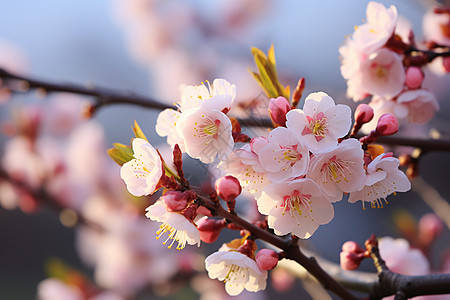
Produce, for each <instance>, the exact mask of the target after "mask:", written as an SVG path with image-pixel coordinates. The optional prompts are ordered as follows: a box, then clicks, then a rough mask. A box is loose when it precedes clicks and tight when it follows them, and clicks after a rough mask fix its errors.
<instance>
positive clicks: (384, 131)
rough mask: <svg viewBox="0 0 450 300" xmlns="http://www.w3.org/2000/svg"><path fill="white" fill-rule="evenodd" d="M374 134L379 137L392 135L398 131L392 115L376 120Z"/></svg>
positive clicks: (385, 115) (395, 120)
mask: <svg viewBox="0 0 450 300" xmlns="http://www.w3.org/2000/svg"><path fill="white" fill-rule="evenodd" d="M375 131H376V133H377V134H378V135H380V136H387V135H393V134H394V133H396V132H397V131H398V121H397V118H396V117H395V116H394V115H393V114H390V113H388V114H384V115H382V116H381V117H380V118H379V119H378V124H377V128H376V129H375Z"/></svg>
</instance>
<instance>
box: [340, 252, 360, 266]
mask: <svg viewBox="0 0 450 300" xmlns="http://www.w3.org/2000/svg"><path fill="white" fill-rule="evenodd" d="M340 256H341V268H342V269H344V270H355V269H358V267H359V265H360V264H361V261H362V260H363V259H364V257H361V256H360V255H358V254H356V253H354V252H344V251H343V252H341V254H340Z"/></svg>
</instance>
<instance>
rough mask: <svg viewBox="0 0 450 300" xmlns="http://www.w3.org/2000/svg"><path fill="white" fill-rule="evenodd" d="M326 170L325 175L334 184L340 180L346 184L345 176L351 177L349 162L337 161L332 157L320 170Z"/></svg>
mask: <svg viewBox="0 0 450 300" xmlns="http://www.w3.org/2000/svg"><path fill="white" fill-rule="evenodd" d="M325 168H326V174H327V175H328V178H331V180H333V181H334V182H335V183H340V182H341V180H344V181H345V182H348V178H347V176H351V175H352V173H351V170H350V166H349V162H347V161H344V160H341V159H337V158H336V156H333V157H332V158H331V159H330V161H329V162H328V163H326V164H324V166H323V167H322V170H324V169H325Z"/></svg>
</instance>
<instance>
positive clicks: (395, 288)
mask: <svg viewBox="0 0 450 300" xmlns="http://www.w3.org/2000/svg"><path fill="white" fill-rule="evenodd" d="M371 240H372V238H371V239H369V240H368V241H371ZM366 247H367V249H368V250H369V251H370V256H371V257H372V259H373V261H374V265H375V267H376V268H377V272H378V278H379V281H378V282H376V283H375V284H374V285H373V289H372V292H371V293H370V298H371V299H381V298H383V297H386V296H390V295H395V299H408V298H412V297H416V296H422V295H438V294H450V274H428V275H420V276H409V275H402V274H398V273H395V272H392V271H391V270H389V268H388V267H387V266H386V263H385V262H384V260H383V259H382V258H381V256H380V252H379V249H378V242H376V239H374V240H372V241H371V243H370V245H369V246H368V243H367V242H366Z"/></svg>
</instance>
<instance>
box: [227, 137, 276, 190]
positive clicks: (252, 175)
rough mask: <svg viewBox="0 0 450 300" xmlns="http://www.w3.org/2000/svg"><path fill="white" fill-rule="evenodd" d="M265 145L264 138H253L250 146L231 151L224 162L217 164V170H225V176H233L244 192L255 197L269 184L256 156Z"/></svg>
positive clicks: (265, 140) (266, 141)
mask: <svg viewBox="0 0 450 300" xmlns="http://www.w3.org/2000/svg"><path fill="white" fill-rule="evenodd" d="M267 144H268V140H267V139H266V138H263V137H257V138H253V139H252V140H251V142H250V144H247V145H245V146H244V147H242V148H241V149H238V150H236V151H233V152H232V153H231V154H230V156H229V157H228V158H227V159H226V160H224V161H222V162H220V164H219V168H220V169H222V170H225V173H226V174H227V175H233V176H234V177H236V178H237V179H238V180H239V183H240V184H241V186H242V188H243V190H244V191H246V192H247V193H250V194H252V195H255V196H256V197H257V196H259V195H260V194H261V192H262V190H263V189H264V187H265V186H267V185H268V184H269V183H270V180H269V178H268V174H267V171H266V170H265V169H264V168H263V167H262V166H261V162H260V161H259V158H258V155H257V154H256V152H259V150H260V149H261V148H263V147H264V146H266V145H267Z"/></svg>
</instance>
